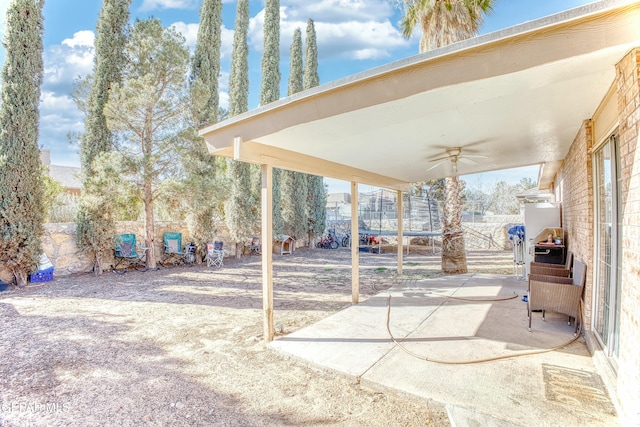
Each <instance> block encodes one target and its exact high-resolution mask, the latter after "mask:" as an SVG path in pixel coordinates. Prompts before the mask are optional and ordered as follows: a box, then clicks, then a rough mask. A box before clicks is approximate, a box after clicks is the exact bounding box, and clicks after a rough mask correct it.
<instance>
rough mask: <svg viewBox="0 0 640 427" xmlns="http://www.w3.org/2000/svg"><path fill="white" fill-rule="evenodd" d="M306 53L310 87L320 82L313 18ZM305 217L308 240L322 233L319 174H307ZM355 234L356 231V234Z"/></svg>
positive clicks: (323, 208) (322, 198) (323, 217)
mask: <svg viewBox="0 0 640 427" xmlns="http://www.w3.org/2000/svg"><path fill="white" fill-rule="evenodd" d="M305 42H306V55H305V62H304V88H305V89H311V88H312V87H315V86H318V85H319V84H320V77H318V46H317V44H316V29H315V26H314V24H313V20H311V19H309V21H307V33H306V40H305ZM307 182H308V184H307V187H308V190H307V218H308V226H307V233H309V241H311V240H313V238H314V237H316V236H319V235H321V234H322V233H324V229H325V227H326V220H327V211H326V204H327V196H326V191H325V188H324V180H323V178H322V177H321V176H316V175H307ZM354 235H357V232H356V234H354Z"/></svg>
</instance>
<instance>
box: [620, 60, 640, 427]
mask: <svg viewBox="0 0 640 427" xmlns="http://www.w3.org/2000/svg"><path fill="white" fill-rule="evenodd" d="M616 71H617V73H616V75H617V79H616V85H617V87H616V90H617V96H618V113H619V115H620V128H619V133H620V163H621V178H622V180H621V187H622V188H621V190H622V191H621V193H622V215H623V225H622V289H621V291H622V298H621V299H622V304H621V314H620V357H619V360H618V396H619V398H620V403H621V406H622V414H621V418H622V425H640V150H638V139H639V137H640V48H636V49H634V50H632V51H631V52H630V53H629V54H627V55H626V56H625V57H624V59H623V60H622V61H620V62H619V63H618V65H617V67H616Z"/></svg>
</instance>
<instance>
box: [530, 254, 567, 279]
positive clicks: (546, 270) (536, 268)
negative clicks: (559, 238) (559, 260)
mask: <svg viewBox="0 0 640 427" xmlns="http://www.w3.org/2000/svg"><path fill="white" fill-rule="evenodd" d="M572 266H573V252H571V251H569V252H567V259H566V261H565V262H564V264H550V263H547V262H532V263H531V264H530V265H529V270H530V271H529V274H541V275H544V276H558V277H569V276H570V275H571V267H572Z"/></svg>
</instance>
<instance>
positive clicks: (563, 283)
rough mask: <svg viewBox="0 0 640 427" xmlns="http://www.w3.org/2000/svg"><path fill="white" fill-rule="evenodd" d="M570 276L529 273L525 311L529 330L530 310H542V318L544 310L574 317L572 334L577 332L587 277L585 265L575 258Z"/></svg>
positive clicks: (543, 318)
mask: <svg viewBox="0 0 640 427" xmlns="http://www.w3.org/2000/svg"><path fill="white" fill-rule="evenodd" d="M572 276H573V277H572V278H568V277H557V276H541V275H536V274H531V275H529V299H528V302H527V311H528V315H529V332H531V317H532V312H533V311H535V310H537V311H542V320H546V319H545V312H546V311H553V312H556V313H561V314H566V315H567V316H569V322H568V324H569V325H570V324H571V318H572V317H573V318H574V321H575V329H574V331H573V334H574V335H576V334H577V333H578V321H580V301H581V299H582V293H583V291H584V286H585V281H586V279H587V266H586V265H585V264H584V263H583V262H582V261H578V260H576V261H575V262H574V263H573V274H572Z"/></svg>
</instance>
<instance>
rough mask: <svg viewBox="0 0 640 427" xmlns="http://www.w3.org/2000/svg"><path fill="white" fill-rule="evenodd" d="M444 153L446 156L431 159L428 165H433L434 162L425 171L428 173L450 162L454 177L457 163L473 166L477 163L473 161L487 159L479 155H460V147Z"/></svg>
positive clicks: (448, 149)
mask: <svg viewBox="0 0 640 427" xmlns="http://www.w3.org/2000/svg"><path fill="white" fill-rule="evenodd" d="M445 153H446V154H447V155H446V156H443V157H438V158H436V159H431V160H429V163H433V162H436V163H435V164H434V165H433V166H431V167H430V168H429V169H427V170H426V171H427V172H429V171H430V170H432V169H435V168H437V167H438V166H440V165H441V164H442V163H445V162H446V161H449V162H451V170H452V172H453V174H454V175H457V174H458V162H462V163H467V164H475V163H478V162H477V161H476V160H474V159H488V157H487V156H482V155H479V154H462V148H461V147H451V148H447V149H446V150H445Z"/></svg>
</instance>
